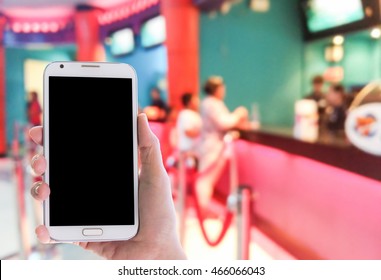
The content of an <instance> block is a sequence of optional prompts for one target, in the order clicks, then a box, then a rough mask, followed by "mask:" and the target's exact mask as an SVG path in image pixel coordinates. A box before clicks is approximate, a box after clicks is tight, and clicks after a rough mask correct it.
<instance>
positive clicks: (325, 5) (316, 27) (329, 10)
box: [306, 0, 365, 32]
mask: <svg viewBox="0 0 381 280" xmlns="http://www.w3.org/2000/svg"><path fill="white" fill-rule="evenodd" d="M306 15H307V26H308V29H309V31H310V32H318V31H322V30H326V29H330V28H332V27H336V26H341V25H345V24H349V23H353V22H356V21H359V20H362V19H364V17H365V13H364V9H363V5H362V1H361V0H309V1H308V2H307V6H306Z"/></svg>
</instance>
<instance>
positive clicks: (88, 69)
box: [43, 62, 139, 242]
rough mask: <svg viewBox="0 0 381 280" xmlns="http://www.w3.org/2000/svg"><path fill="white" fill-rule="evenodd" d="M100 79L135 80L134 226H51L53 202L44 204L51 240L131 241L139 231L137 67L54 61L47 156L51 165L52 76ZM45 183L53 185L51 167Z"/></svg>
mask: <svg viewBox="0 0 381 280" xmlns="http://www.w3.org/2000/svg"><path fill="white" fill-rule="evenodd" d="M50 76H60V77H65V76H70V77H100V78H105V77H106V78H131V79H132V104H133V106H132V107H133V108H132V110H133V120H135V121H133V133H132V134H133V145H134V147H135V149H134V152H133V162H134V213H135V217H134V219H135V223H134V225H118V226H102V225H99V226H50V224H49V199H47V200H45V201H44V211H43V212H44V219H43V220H44V225H45V226H46V227H47V228H48V231H49V234H50V237H51V239H53V240H55V241H58V242H74V241H111V240H127V239H131V238H132V237H134V236H135V235H136V234H137V232H138V228H139V213H138V209H139V208H138V148H137V147H138V141H137V112H138V109H137V104H138V100H137V98H138V94H137V90H138V87H137V76H136V72H135V70H134V68H132V67H131V66H130V65H128V64H124V63H108V62H53V63H50V64H49V65H48V66H47V67H46V68H45V71H44V110H43V112H44V132H43V142H44V156H45V158H46V160H47V162H48V163H49V137H48V135H49V77H50ZM44 181H45V182H46V183H47V184H48V185H49V183H50V180H49V164H47V168H46V171H45V174H44ZM88 229H90V230H92V229H101V230H102V232H103V234H102V235H99V236H85V235H84V234H83V231H84V230H88Z"/></svg>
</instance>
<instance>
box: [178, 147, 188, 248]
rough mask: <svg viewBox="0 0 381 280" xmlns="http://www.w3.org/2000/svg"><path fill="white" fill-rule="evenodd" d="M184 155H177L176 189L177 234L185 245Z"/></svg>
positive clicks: (185, 181) (185, 183) (185, 194)
mask: <svg viewBox="0 0 381 280" xmlns="http://www.w3.org/2000/svg"><path fill="white" fill-rule="evenodd" d="M185 160H186V155H185V154H184V153H182V152H180V153H179V160H178V188H177V209H178V212H179V232H180V242H181V244H182V245H183V246H184V244H185V227H186V199H187V187H186V185H187V179H186V162H185Z"/></svg>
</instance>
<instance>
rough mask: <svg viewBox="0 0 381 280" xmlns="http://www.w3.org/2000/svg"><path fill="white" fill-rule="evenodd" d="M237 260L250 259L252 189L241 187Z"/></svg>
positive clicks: (238, 206) (239, 189)
mask: <svg viewBox="0 0 381 280" xmlns="http://www.w3.org/2000/svg"><path fill="white" fill-rule="evenodd" d="M236 226H237V259H239V260H248V259H249V258H250V229H251V189H250V187H242V186H241V187H239V188H238V191H237V212H236Z"/></svg>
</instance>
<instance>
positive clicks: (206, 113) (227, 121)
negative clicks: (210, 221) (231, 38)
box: [196, 76, 248, 207]
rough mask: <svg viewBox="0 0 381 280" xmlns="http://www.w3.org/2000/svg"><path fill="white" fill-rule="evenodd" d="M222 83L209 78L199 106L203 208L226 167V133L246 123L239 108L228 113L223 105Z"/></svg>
mask: <svg viewBox="0 0 381 280" xmlns="http://www.w3.org/2000/svg"><path fill="white" fill-rule="evenodd" d="M225 90H226V89H225V84H224V81H223V79H222V78H221V77H218V76H212V77H210V78H209V79H208V80H207V81H206V83H205V85H204V92H205V95H206V97H205V98H204V100H203V101H202V103H201V110H200V111H201V112H200V113H201V118H202V121H203V125H202V129H201V142H200V143H201V144H200V149H199V154H200V158H199V161H200V162H199V163H200V166H199V170H200V172H201V173H202V176H199V178H198V180H197V185H196V188H197V193H198V195H199V198H200V204H201V206H202V207H205V206H206V205H207V204H208V202H209V199H210V198H211V196H212V192H213V187H214V185H215V184H216V182H217V180H218V178H219V177H220V176H221V172H222V171H223V168H224V167H225V163H226V160H227V158H226V156H225V155H224V140H223V138H224V135H225V133H226V132H227V131H229V130H231V129H234V128H237V127H238V126H240V125H241V124H244V123H248V111H247V109H246V108H244V107H238V108H237V109H235V110H234V111H233V112H230V111H229V110H228V108H227V107H226V105H225V103H224V98H225Z"/></svg>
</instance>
